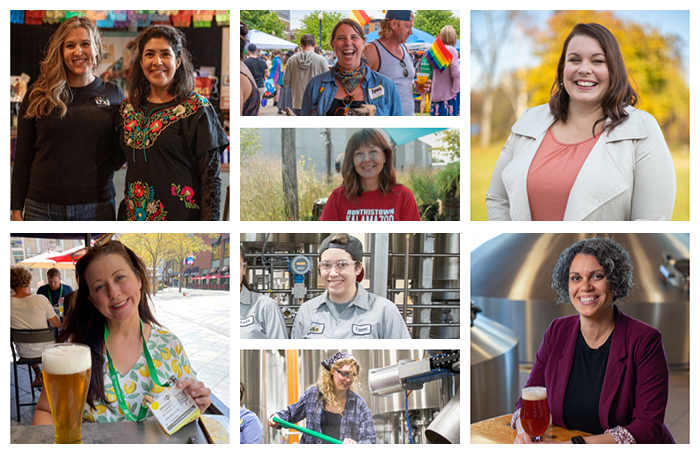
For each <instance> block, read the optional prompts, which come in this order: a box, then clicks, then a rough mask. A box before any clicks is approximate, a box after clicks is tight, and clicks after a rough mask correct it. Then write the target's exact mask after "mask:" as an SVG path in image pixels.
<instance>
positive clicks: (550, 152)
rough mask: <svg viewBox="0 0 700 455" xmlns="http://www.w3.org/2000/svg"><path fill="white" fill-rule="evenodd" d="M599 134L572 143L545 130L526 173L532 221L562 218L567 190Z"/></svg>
mask: <svg viewBox="0 0 700 455" xmlns="http://www.w3.org/2000/svg"><path fill="white" fill-rule="evenodd" d="M599 137H600V134H598V135H597V136H593V137H591V138H590V139H586V140H585V141H583V142H578V143H576V144H562V143H561V142H558V141H557V139H556V138H555V137H554V134H553V133H552V128H551V127H550V128H549V129H548V130H547V134H545V136H544V140H543V141H542V144H541V145H540V148H539V149H538V150H537V153H536V154H535V157H534V158H533V160H532V164H531V165H530V171H529V172H528V174H527V195H528V199H529V200H530V213H531V214H532V220H533V221H562V220H563V219H564V213H565V212H566V204H567V202H568V201H569V193H571V188H572V187H573V186H574V182H575V181H576V177H577V176H578V173H579V172H580V171H581V167H582V166H583V163H584V162H585V161H586V158H588V154H589V153H591V150H592V149H593V146H594V145H595V143H596V142H597V140H598V138H599Z"/></svg>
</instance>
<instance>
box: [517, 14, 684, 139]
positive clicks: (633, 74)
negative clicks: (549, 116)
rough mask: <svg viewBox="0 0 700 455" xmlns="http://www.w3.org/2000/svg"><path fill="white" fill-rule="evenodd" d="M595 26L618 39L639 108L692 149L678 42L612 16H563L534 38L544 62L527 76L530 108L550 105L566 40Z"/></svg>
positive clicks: (668, 134) (668, 135) (555, 17)
mask: <svg viewBox="0 0 700 455" xmlns="http://www.w3.org/2000/svg"><path fill="white" fill-rule="evenodd" d="M591 22H595V23H598V24H600V25H602V26H604V27H605V28H607V29H608V30H610V32H611V33H612V34H613V36H615V38H616V39H617V42H618V43H619V45H620V50H621V52H622V57H623V59H624V61H625V66H626V67H627V72H628V73H629V78H630V83H631V84H632V87H633V88H634V90H635V91H636V92H637V94H638V95H639V101H638V103H637V105H636V107H637V108H639V109H642V110H644V111H646V112H648V113H650V114H651V115H653V116H654V118H655V119H656V120H657V121H658V122H659V125H661V128H662V130H663V132H664V135H665V137H666V140H667V141H669V142H674V143H683V144H688V143H689V113H690V109H689V106H690V102H689V101H690V95H689V90H688V83H687V80H686V75H685V69H684V68H683V65H682V62H681V56H680V52H679V49H678V47H679V46H678V45H679V42H678V38H677V37H676V36H674V35H663V34H662V33H661V32H660V31H659V30H657V29H655V28H653V27H649V26H646V25H641V24H638V23H635V22H631V21H624V20H622V19H620V18H619V17H617V16H616V15H615V13H614V12H612V11H558V12H556V13H554V14H553V15H552V16H551V17H550V19H549V21H548V22H547V27H546V28H545V29H544V30H542V31H539V32H535V33H534V35H533V38H534V42H535V49H536V51H535V54H536V56H537V57H539V59H540V63H539V65H537V66H535V67H534V68H531V69H530V70H529V71H527V73H526V76H525V77H526V84H525V85H526V90H527V93H528V102H527V105H528V107H532V106H538V105H540V104H545V103H547V102H548V101H549V95H550V93H551V90H552V84H553V83H554V79H555V76H556V68H557V62H558V60H559V56H560V55H561V52H562V47H563V45H564V40H565V39H566V37H567V36H568V35H569V33H570V32H571V30H572V29H573V28H574V26H575V25H576V24H578V23H591Z"/></svg>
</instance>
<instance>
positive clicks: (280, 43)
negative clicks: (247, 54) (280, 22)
mask: <svg viewBox="0 0 700 455" xmlns="http://www.w3.org/2000/svg"><path fill="white" fill-rule="evenodd" d="M246 39H247V40H248V43H249V44H250V43H252V44H255V45H256V46H257V48H258V49H262V50H270V49H280V50H282V49H294V48H295V47H297V44H296V43H292V42H291V41H286V40H283V39H281V38H277V37H276V36H273V35H270V34H268V33H265V32H261V31H258V30H250V31H249V32H248V35H247V36H246Z"/></svg>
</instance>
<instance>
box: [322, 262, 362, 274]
mask: <svg viewBox="0 0 700 455" xmlns="http://www.w3.org/2000/svg"><path fill="white" fill-rule="evenodd" d="M355 263H357V261H336V262H333V261H323V262H319V263H318V268H319V269H321V270H322V271H324V272H330V271H331V270H332V269H333V267H335V269H336V270H337V271H339V272H341V271H343V270H345V269H346V268H347V267H348V266H350V264H355Z"/></svg>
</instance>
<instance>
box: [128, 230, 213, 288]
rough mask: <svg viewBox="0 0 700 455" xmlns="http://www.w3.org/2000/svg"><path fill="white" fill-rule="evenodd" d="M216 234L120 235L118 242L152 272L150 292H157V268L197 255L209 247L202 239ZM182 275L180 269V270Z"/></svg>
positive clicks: (180, 281)
mask: <svg viewBox="0 0 700 455" xmlns="http://www.w3.org/2000/svg"><path fill="white" fill-rule="evenodd" d="M215 236H216V234H197V235H195V234H178V233H175V234H166V233H156V234H121V235H120V236H119V238H120V240H121V242H122V243H124V245H126V246H128V247H129V248H131V249H132V250H134V252H135V253H136V254H137V255H138V256H139V257H140V258H141V260H143V261H144V263H146V265H147V266H148V267H150V268H151V270H152V280H151V292H152V294H153V295H156V292H157V291H158V266H159V265H161V264H163V265H164V264H166V263H167V262H168V261H169V260H171V259H175V260H177V261H178V262H179V263H182V260H183V259H184V258H185V257H186V256H187V255H189V254H190V253H197V252H199V251H202V250H204V249H206V248H208V247H209V245H208V244H206V243H205V241H204V238H213V237H215ZM180 275H182V268H180ZM179 278H180V279H179V280H178V282H179V283H180V284H179V286H180V289H179V291H182V276H180V277H179Z"/></svg>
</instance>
